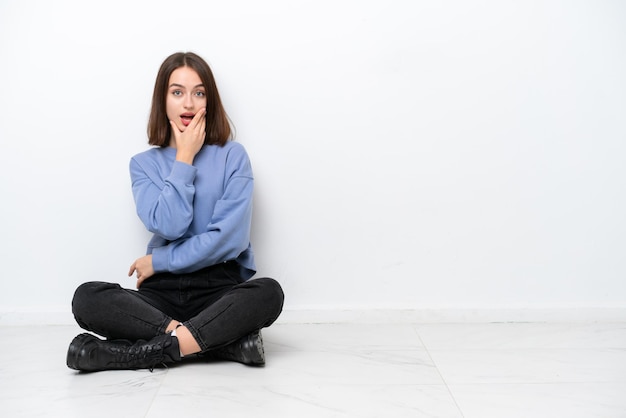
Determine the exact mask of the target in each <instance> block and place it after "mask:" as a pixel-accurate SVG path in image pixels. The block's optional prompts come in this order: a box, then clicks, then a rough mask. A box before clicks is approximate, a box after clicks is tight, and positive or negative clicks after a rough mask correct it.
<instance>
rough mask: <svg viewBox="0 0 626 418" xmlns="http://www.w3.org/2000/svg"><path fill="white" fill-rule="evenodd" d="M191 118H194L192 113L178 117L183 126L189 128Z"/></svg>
mask: <svg viewBox="0 0 626 418" xmlns="http://www.w3.org/2000/svg"><path fill="white" fill-rule="evenodd" d="M193 117H194V114H193V113H183V114H182V115H180V120H181V122H182V123H183V125H185V126H189V124H190V123H191V120H192V119H193Z"/></svg>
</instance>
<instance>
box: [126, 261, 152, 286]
mask: <svg viewBox="0 0 626 418" xmlns="http://www.w3.org/2000/svg"><path fill="white" fill-rule="evenodd" d="M135 272H137V289H139V286H141V284H142V283H143V282H144V280H146V279H148V278H149V277H151V276H152V275H153V274H154V267H152V254H148V255H145V256H143V257H140V258H138V259H137V260H135V262H134V263H133V264H132V265H131V266H130V270H128V277H130V276H132V275H133V273H135Z"/></svg>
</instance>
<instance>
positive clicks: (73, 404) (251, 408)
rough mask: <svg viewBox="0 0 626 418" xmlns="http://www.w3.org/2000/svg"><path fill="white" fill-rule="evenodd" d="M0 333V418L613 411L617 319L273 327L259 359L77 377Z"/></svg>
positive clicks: (63, 330)
mask: <svg viewBox="0 0 626 418" xmlns="http://www.w3.org/2000/svg"><path fill="white" fill-rule="evenodd" d="M78 332H80V330H79V329H78V328H77V327H74V326H46V327H12V326H3V327H0V333H1V335H2V344H1V345H0V416H2V417H40V416H41V417H44V416H45V417H66V418H68V417H81V418H85V417H90V418H92V417H107V418H110V417H125V418H126V417H150V418H153V417H174V416H181V417H200V416H202V417H229V418H230V417H246V418H250V417H254V418H263V417H273V418H276V417H289V418H296V417H316V418H317V417H376V418H379V417H411V418H417V417H464V418H489V417H497V418H509V417H523V418H537V417H550V418H559V417H567V418H573V417H584V418H591V417H603V418H608V417H615V418H624V417H626V323H571V324H567V323H565V324H563V323H561V324H544V323H491V324H490V323H485V324H424V325H422V324H397V323H389V324H371V325H369V324H276V325H274V326H273V327H271V328H269V329H266V330H264V338H265V346H266V353H267V365H266V367H264V368H249V367H246V366H243V365H240V364H236V363H212V364H204V363H202V364H201V363H197V362H194V363H190V364H183V365H180V366H177V367H173V368H170V369H158V370H155V371H154V372H152V373H151V372H149V371H112V372H100V373H91V374H82V373H77V372H75V371H72V370H70V369H68V368H67V367H66V366H65V353H66V350H67V346H68V344H69V342H70V341H71V339H72V338H73V337H74V335H75V334H77V333H78Z"/></svg>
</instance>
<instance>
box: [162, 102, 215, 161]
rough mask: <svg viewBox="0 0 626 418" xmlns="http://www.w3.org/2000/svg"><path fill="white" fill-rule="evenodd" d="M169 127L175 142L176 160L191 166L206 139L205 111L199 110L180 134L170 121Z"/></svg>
mask: <svg viewBox="0 0 626 418" xmlns="http://www.w3.org/2000/svg"><path fill="white" fill-rule="evenodd" d="M170 126H171V127H172V132H173V133H174V140H175V141H176V160H177V161H181V162H184V163H187V164H189V165H192V164H193V159H194V158H195V156H196V154H197V153H198V152H199V151H200V149H202V146H203V145H204V139H205V137H206V131H205V129H206V109H205V108H202V109H200V110H199V111H198V112H197V113H196V114H195V115H194V117H193V119H192V120H191V122H190V123H189V125H187V127H186V128H185V130H184V131H182V132H181V131H180V130H179V129H178V128H177V127H176V124H175V123H174V122H172V121H170Z"/></svg>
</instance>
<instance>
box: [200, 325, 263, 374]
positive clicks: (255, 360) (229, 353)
mask: <svg viewBox="0 0 626 418" xmlns="http://www.w3.org/2000/svg"><path fill="white" fill-rule="evenodd" d="M200 356H201V357H203V358H205V359H210V360H229V361H236V362H238V363H243V364H246V365H248V366H264V365H265V350H264V349H263V337H262V336H261V331H260V330H257V331H254V332H253V333H252V334H248V335H246V336H245V337H243V338H240V339H239V340H237V341H235V342H234V343H232V344H229V345H227V346H225V347H222V348H218V349H217V350H212V351H208V352H205V353H202V354H201V355H200Z"/></svg>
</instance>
